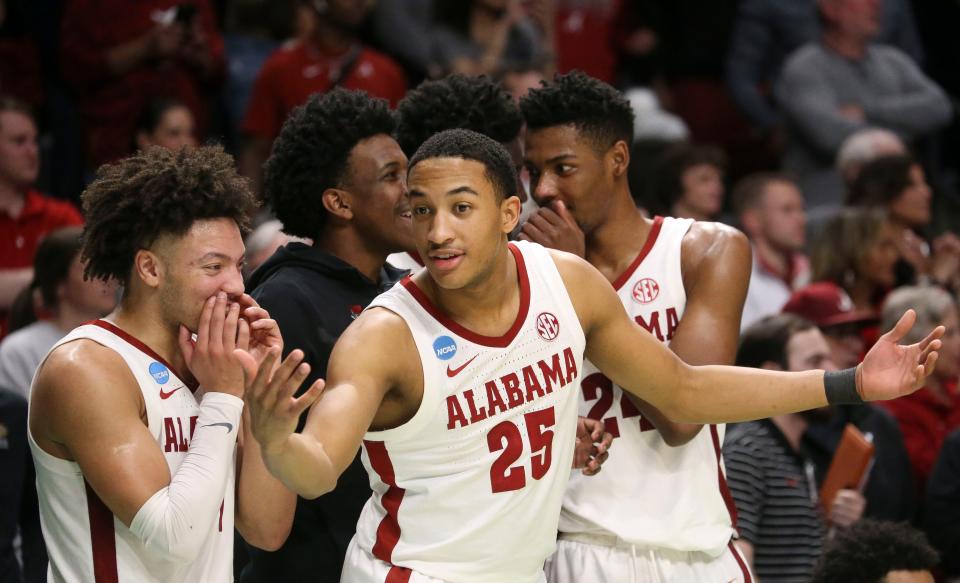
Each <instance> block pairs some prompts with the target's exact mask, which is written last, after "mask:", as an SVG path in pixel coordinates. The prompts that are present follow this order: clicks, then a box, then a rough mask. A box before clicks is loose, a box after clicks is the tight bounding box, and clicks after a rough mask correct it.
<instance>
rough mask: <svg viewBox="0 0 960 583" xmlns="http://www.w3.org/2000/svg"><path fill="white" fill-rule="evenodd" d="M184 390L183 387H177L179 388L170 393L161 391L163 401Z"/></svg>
mask: <svg viewBox="0 0 960 583" xmlns="http://www.w3.org/2000/svg"><path fill="white" fill-rule="evenodd" d="M182 388H183V387H177V388H175V389H173V390H172V391H170V392H169V393H168V392H166V391H164V390H163V389H160V398H161V399H169V398H170V395H172V394H174V393H176V392H177V391H179V390H180V389H182Z"/></svg>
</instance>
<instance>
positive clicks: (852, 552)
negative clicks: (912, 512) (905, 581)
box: [810, 519, 939, 583]
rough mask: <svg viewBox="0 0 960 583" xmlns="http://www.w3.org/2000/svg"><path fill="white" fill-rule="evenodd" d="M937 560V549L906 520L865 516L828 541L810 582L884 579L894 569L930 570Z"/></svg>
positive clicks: (864, 582) (876, 581)
mask: <svg viewBox="0 0 960 583" xmlns="http://www.w3.org/2000/svg"><path fill="white" fill-rule="evenodd" d="M937 563H939V557H938V556H937V551H935V550H934V549H933V547H931V546H930V543H929V542H927V537H926V536H924V534H923V533H922V532H920V531H918V530H915V529H914V528H912V527H911V526H910V525H908V524H906V523H896V522H887V521H880V520H870V519H863V520H859V521H857V522H856V523H854V524H853V525H852V526H851V527H850V528H848V529H841V530H840V531H839V532H838V533H837V536H836V538H834V539H833V540H832V541H831V542H830V543H828V544H827V547H826V548H825V549H824V551H823V554H822V555H820V560H819V561H818V563H817V567H816V569H815V570H814V572H813V578H812V579H810V583H835V582H836V581H843V583H882V581H883V580H884V578H885V577H886V576H887V574H889V573H890V572H891V571H930V570H932V569H933V568H934V567H936V566H937Z"/></svg>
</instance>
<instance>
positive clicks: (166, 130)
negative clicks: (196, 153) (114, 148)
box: [135, 98, 197, 151]
mask: <svg viewBox="0 0 960 583" xmlns="http://www.w3.org/2000/svg"><path fill="white" fill-rule="evenodd" d="M195 131H196V128H195V126H194V123H193V114H192V113H190V109H189V108H188V107H187V106H186V105H184V104H183V103H181V102H179V101H177V100H175V99H165V98H160V99H153V100H151V101H150V102H149V103H147V106H146V107H145V108H144V110H143V111H142V112H141V113H140V117H139V118H138V119H137V133H136V137H135V139H136V145H137V148H138V149H140V150H145V149H147V148H149V147H150V146H160V147H161V148H166V149H168V150H172V151H177V150H179V149H180V148H183V147H191V148H192V147H193V146H196V145H197V138H196V135H195Z"/></svg>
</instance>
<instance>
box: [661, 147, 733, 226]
mask: <svg viewBox="0 0 960 583" xmlns="http://www.w3.org/2000/svg"><path fill="white" fill-rule="evenodd" d="M703 165H705V166H713V167H714V168H716V169H718V170H720V171H721V172H722V171H723V170H725V169H726V167H727V159H726V156H725V155H724V153H723V150H721V149H719V148H717V147H715V146H706V145H700V144H691V143H688V142H681V143H678V144H675V145H673V146H670V147H669V148H667V149H666V150H665V151H664V152H663V154H662V155H661V156H660V159H659V160H658V161H657V167H656V172H655V175H654V179H653V182H654V185H655V189H654V190H655V193H654V194H655V197H656V198H655V201H652V202H653V204H651V205H650V206H651V208H650V209H649V210H650V211H651V212H654V213H656V214H660V215H668V214H671V213H672V212H673V205H675V204H676V203H677V201H678V200H680V198H681V197H683V194H684V190H685V189H684V186H683V175H684V174H686V172H687V170H690V169H691V168H693V167H694V166H703Z"/></svg>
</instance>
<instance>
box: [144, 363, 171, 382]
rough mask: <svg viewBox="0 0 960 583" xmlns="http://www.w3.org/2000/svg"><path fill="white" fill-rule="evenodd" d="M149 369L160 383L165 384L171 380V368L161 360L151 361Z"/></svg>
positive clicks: (154, 378) (151, 374)
mask: <svg viewBox="0 0 960 583" xmlns="http://www.w3.org/2000/svg"><path fill="white" fill-rule="evenodd" d="M147 370H149V371H150V376H152V377H153V380H154V381H156V382H157V384H158V385H165V384H167V381H169V380H170V370H169V369H167V367H165V366H163V365H162V364H160V363H159V362H151V363H150V368H149V369H147Z"/></svg>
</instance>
